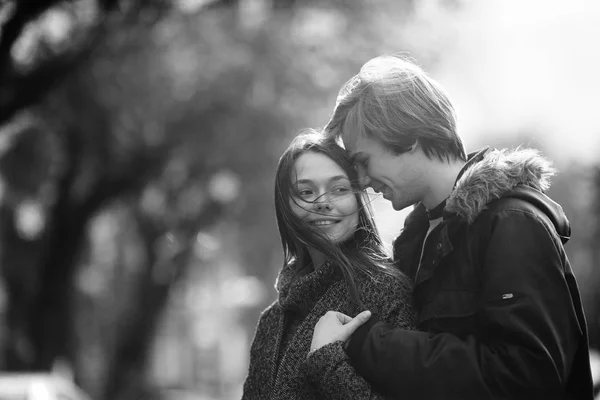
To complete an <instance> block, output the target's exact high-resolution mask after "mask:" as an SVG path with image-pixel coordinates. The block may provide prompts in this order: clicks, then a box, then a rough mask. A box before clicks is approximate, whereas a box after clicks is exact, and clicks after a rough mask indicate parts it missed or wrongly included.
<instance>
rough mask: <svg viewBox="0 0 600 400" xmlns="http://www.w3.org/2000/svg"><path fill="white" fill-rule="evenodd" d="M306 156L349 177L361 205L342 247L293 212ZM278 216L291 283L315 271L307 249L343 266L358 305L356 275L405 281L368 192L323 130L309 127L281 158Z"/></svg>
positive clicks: (277, 183) (276, 197)
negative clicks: (318, 157)
mask: <svg viewBox="0 0 600 400" xmlns="http://www.w3.org/2000/svg"><path fill="white" fill-rule="evenodd" d="M307 152H316V153H321V154H324V155H326V156H327V157H329V158H331V159H332V160H333V161H334V162H335V163H336V164H338V165H339V166H340V167H341V168H342V170H343V171H344V172H345V173H346V174H347V175H348V178H349V180H350V182H351V184H352V188H353V189H354V196H356V200H357V202H358V225H357V228H356V231H355V233H354V235H353V236H352V237H351V238H350V239H348V240H347V241H345V242H344V243H340V244H336V243H332V242H331V241H330V240H329V239H328V238H327V236H326V235H324V234H323V233H322V232H321V231H319V229H318V228H315V227H314V226H311V225H309V224H308V223H306V222H304V221H302V220H301V219H300V218H298V217H297V216H296V215H295V214H294V212H293V210H292V206H291V203H292V202H293V201H294V198H293V193H294V188H293V186H292V174H293V172H294V166H295V163H296V160H297V159H298V158H299V157H300V156H301V155H302V154H305V153H307ZM275 214H276V218H277V226H278V228H279V235H280V237H281V244H282V246H283V254H284V265H283V266H284V267H286V266H288V265H293V266H294V268H293V271H294V272H293V277H292V280H294V279H297V278H299V277H301V276H303V275H304V274H306V273H307V272H309V271H310V270H311V269H312V268H313V266H312V265H311V259H310V256H309V253H308V246H310V247H313V248H315V249H317V250H319V251H320V252H322V253H323V254H325V255H326V257H327V258H328V259H329V260H331V262H333V263H334V264H335V265H337V266H338V267H339V268H340V270H341V272H342V274H343V276H344V279H345V280H346V282H347V283H348V286H349V288H350V296H351V300H354V301H355V302H356V304H357V305H360V306H362V302H361V300H360V297H359V295H358V291H357V286H356V277H357V275H358V274H366V275H367V276H373V272H376V271H382V272H384V273H386V274H389V275H392V276H396V277H399V278H400V277H403V278H405V276H404V275H403V274H402V273H401V272H400V271H399V270H398V269H397V268H396V267H395V266H394V265H393V264H392V263H391V261H390V259H389V256H388V255H387V254H386V252H385V250H384V248H383V244H382V241H381V238H380V236H379V233H378V231H377V229H376V227H375V223H374V220H373V216H372V211H371V208H370V204H369V202H368V199H367V197H366V193H365V192H364V191H362V190H360V189H359V188H358V185H357V174H356V170H355V169H354V167H353V165H352V163H351V161H350V159H349V158H348V156H347V154H346V152H345V150H344V149H342V148H341V147H339V146H338V145H337V144H336V143H335V142H334V141H332V140H329V139H327V138H326V137H325V136H324V135H323V134H322V132H321V131H318V130H315V129H307V130H305V131H303V132H301V133H300V134H299V135H298V136H297V137H296V138H295V139H294V140H293V141H292V143H291V144H290V145H289V147H288V148H287V150H285V152H284V153H283V155H282V156H281V158H280V159H279V163H278V165H277V172H276V175H275ZM314 267H318V266H314Z"/></svg>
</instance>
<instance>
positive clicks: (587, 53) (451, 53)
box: [374, 0, 600, 241]
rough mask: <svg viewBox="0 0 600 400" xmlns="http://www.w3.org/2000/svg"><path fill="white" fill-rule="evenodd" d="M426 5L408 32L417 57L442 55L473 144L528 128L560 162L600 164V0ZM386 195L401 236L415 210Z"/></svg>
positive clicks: (382, 215)
mask: <svg viewBox="0 0 600 400" xmlns="http://www.w3.org/2000/svg"><path fill="white" fill-rule="evenodd" d="M417 4H418V6H419V9H418V11H417V16H416V18H415V19H414V21H413V23H412V24H409V25H408V26H407V27H406V31H405V35H404V39H407V38H408V42H409V43H410V49H409V50H410V53H411V54H412V55H413V56H414V57H415V58H416V59H417V61H419V55H422V57H423V58H425V57H426V56H431V55H434V56H435V57H436V61H435V65H434V66H433V68H434V69H433V70H429V71H428V72H429V73H430V74H431V75H432V76H433V77H434V78H435V79H436V80H438V81H439V82H440V83H442V84H443V85H444V87H445V88H446V89H447V91H448V93H449V95H450V97H451V98H452V100H453V102H454V104H455V106H456V108H457V110H458V114H459V129H460V132H461V134H462V136H463V138H464V139H465V143H466V146H467V150H468V151H471V150H474V149H476V148H477V147H480V146H482V145H484V144H490V145H495V141H497V140H498V139H497V138H495V137H494V135H502V136H503V137H504V138H505V139H503V140H506V139H509V140H510V139H511V138H514V139H515V142H514V145H518V144H520V143H522V141H523V137H522V136H519V137H520V139H519V140H520V141H517V138H516V137H517V136H518V135H525V140H526V141H530V144H531V145H533V146H537V145H538V144H541V145H542V146H544V147H545V150H546V154H547V155H548V156H550V157H551V158H553V159H555V160H556V161H557V162H558V163H562V162H566V161H572V160H578V161H583V162H586V163H588V162H600V157H597V156H596V153H598V151H599V150H600V118H598V116H599V115H600V101H599V96H600V1H596V0H571V1H569V2H565V1H559V0H486V1H480V0H470V1H467V0H465V1H463V2H461V4H462V6H461V7H459V8H457V9H452V10H448V9H446V8H444V7H442V6H440V1H439V0H423V1H421V2H419V3H417ZM504 143H506V142H504ZM512 144H513V143H512V142H511V145H512ZM525 144H527V142H525ZM386 203H387V202H385V201H384V200H381V201H379V200H378V201H376V202H375V203H374V207H375V210H376V214H377V222H378V225H379V226H380V229H381V231H382V235H383V236H384V238H385V239H386V240H387V241H391V239H392V238H393V237H394V236H395V235H396V234H397V233H398V231H399V229H400V228H401V226H402V224H403V222H402V221H403V219H404V216H405V214H406V213H400V214H399V213H394V212H393V211H392V209H391V207H390V206H389V205H388V204H386Z"/></svg>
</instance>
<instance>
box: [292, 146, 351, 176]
mask: <svg viewBox="0 0 600 400" xmlns="http://www.w3.org/2000/svg"><path fill="white" fill-rule="evenodd" d="M340 177H342V178H345V179H348V174H346V172H345V171H344V170H343V169H342V167H340V166H339V165H338V164H337V163H336V162H335V161H333V160H332V159H331V158H330V157H328V156H327V155H325V154H322V153H316V152H312V151H310V152H306V153H304V154H302V155H301V156H300V157H298V159H297V160H296V162H295V163H294V168H293V175H292V181H293V182H296V181H301V180H311V181H327V180H331V179H333V178H336V179H339V178H340Z"/></svg>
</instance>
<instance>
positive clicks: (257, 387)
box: [242, 305, 274, 400]
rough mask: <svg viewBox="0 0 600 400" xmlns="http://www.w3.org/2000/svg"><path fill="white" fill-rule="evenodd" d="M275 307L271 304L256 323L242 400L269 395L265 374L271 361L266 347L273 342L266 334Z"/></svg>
mask: <svg viewBox="0 0 600 400" xmlns="http://www.w3.org/2000/svg"><path fill="white" fill-rule="evenodd" d="M273 307H274V305H271V306H269V307H268V308H267V309H266V310H265V311H263V313H262V314H261V316H260V318H259V320H258V323H257V325H256V332H255V333H254V339H253V340H252V345H251V346H250V364H249V366H248V375H247V376H246V380H245V381H244V389H243V394H242V400H244V399H257V398H263V397H267V396H268V393H269V392H270V387H269V386H268V385H269V382H268V376H264V373H265V369H268V368H265V365H268V363H269V360H266V359H265V358H264V354H267V352H266V351H265V348H264V347H265V346H269V345H270V344H271V340H270V338H268V337H267V335H266V334H267V332H268V331H269V325H271V322H270V320H271V319H272V318H273V317H274V315H273V314H274V313H273Z"/></svg>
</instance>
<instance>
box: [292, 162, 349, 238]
mask: <svg viewBox="0 0 600 400" xmlns="http://www.w3.org/2000/svg"><path fill="white" fill-rule="evenodd" d="M291 180H292V181H291V184H292V193H293V195H292V198H291V199H290V206H291V207H292V211H293V212H294V214H295V215H296V217H298V218H300V219H301V220H302V221H304V222H306V223H308V224H310V225H311V226H313V227H315V228H316V229H319V230H321V231H322V232H323V233H324V234H325V235H326V236H327V237H328V238H329V240H331V241H332V242H333V243H342V242H344V241H346V240H347V239H349V238H350V237H352V235H353V234H354V231H355V230H356V226H357V224H358V202H357V200H356V196H355V195H354V190H353V188H352V186H351V185H350V180H349V179H348V175H347V174H346V173H345V172H344V170H343V169H342V168H341V167H340V166H339V165H338V164H336V163H335V162H334V161H333V160H332V159H331V158H329V157H327V156H326V155H324V154H321V153H317V152H307V153H304V154H302V155H301V156H300V157H298V159H297V160H296V163H295V164H294V169H293V170H292V176H291Z"/></svg>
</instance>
